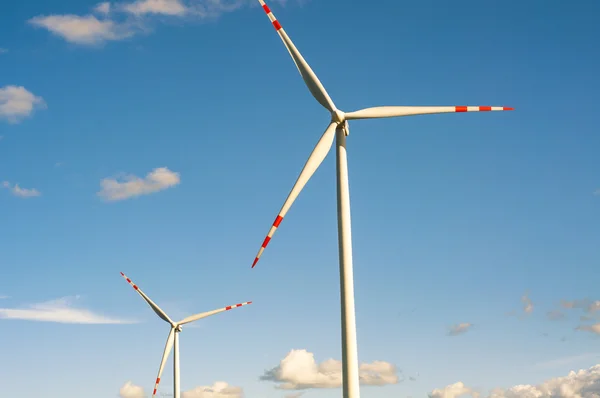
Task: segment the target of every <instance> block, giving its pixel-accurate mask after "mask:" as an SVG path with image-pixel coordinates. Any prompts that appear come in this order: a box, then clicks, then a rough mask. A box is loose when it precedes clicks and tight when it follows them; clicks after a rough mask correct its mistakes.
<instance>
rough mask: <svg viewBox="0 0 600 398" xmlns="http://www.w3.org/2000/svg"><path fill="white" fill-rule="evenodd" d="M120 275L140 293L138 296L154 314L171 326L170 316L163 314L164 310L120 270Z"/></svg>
mask: <svg viewBox="0 0 600 398" xmlns="http://www.w3.org/2000/svg"><path fill="white" fill-rule="evenodd" d="M121 276H122V277H123V278H125V280H126V281H127V283H129V284H130V285H131V287H133V288H134V289H135V291H136V292H138V293H139V294H140V296H142V298H143V299H144V300H145V301H146V303H148V305H149V306H150V308H152V310H154V312H155V313H156V315H158V316H159V317H160V318H161V319H162V320H164V321H165V322H167V323H169V324H170V325H171V326H173V325H174V323H173V321H172V320H171V318H169V317H168V316H167V314H165V312H164V311H163V310H161V309H160V307H159V306H158V305H156V304H155V303H154V301H152V300H150V297H148V296H146V294H145V293H144V292H142V289H140V288H139V287H138V286H137V285H136V284H135V283H133V282H132V281H131V279H129V278H128V277H127V275H125V274H124V273H122V272H121Z"/></svg>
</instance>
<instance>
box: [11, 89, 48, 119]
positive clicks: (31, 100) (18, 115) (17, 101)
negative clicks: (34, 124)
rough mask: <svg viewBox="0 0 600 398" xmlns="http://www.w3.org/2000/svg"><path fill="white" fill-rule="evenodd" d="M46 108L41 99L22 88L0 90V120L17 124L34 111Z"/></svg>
mask: <svg viewBox="0 0 600 398" xmlns="http://www.w3.org/2000/svg"><path fill="white" fill-rule="evenodd" d="M43 108H46V102H45V101H44V99H43V98H42V97H38V96H36V95H34V94H33V93H32V92H30V91H29V90H27V89H26V88H25V87H22V86H4V87H1V88H0V119H5V120H7V121H8V122H9V123H18V122H20V121H21V120H23V119H24V118H26V117H28V116H30V115H31V114H32V113H33V112H34V111H35V110H36V109H43Z"/></svg>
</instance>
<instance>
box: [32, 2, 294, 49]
mask: <svg viewBox="0 0 600 398" xmlns="http://www.w3.org/2000/svg"><path fill="white" fill-rule="evenodd" d="M298 1H300V0H298ZM271 2H273V3H280V4H286V3H287V0H271ZM258 5H259V4H258V2H257V1H255V0H136V1H130V2H116V3H111V2H108V1H105V2H101V3H98V4H96V5H95V6H94V7H93V9H92V10H91V12H90V13H88V14H86V15H75V14H52V15H38V16H35V17H33V18H31V19H29V21H28V22H29V24H31V25H32V26H35V27H38V28H44V29H46V30H47V31H49V32H50V33H52V34H54V35H56V36H58V37H61V38H62V39H64V40H66V41H68V42H70V43H74V44H78V45H85V46H99V45H101V44H104V43H106V42H109V41H120V40H125V39H128V38H131V37H133V36H135V35H137V34H141V33H144V32H149V31H150V30H151V28H150V25H149V23H150V22H151V19H150V18H151V17H157V16H163V17H171V18H184V17H185V18H188V17H189V18H193V19H196V20H198V19H200V20H202V19H214V18H217V17H219V16H220V15H222V14H224V13H228V12H232V11H235V10H238V9H240V8H242V7H245V6H251V7H256V6H258ZM94 14H97V15H98V16H99V17H100V18H98V17H97V16H96V15H94Z"/></svg>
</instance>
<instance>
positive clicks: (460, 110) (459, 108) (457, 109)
mask: <svg viewBox="0 0 600 398" xmlns="http://www.w3.org/2000/svg"><path fill="white" fill-rule="evenodd" d="M454 111H455V112H466V111H467V107H466V106H455V107H454Z"/></svg>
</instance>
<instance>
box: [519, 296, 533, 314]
mask: <svg viewBox="0 0 600 398" xmlns="http://www.w3.org/2000/svg"><path fill="white" fill-rule="evenodd" d="M521 302H522V303H523V312H524V313H525V314H527V315H529V314H531V313H532V312H533V303H532V302H531V299H530V298H529V293H525V294H524V295H523V296H522V297H521Z"/></svg>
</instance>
